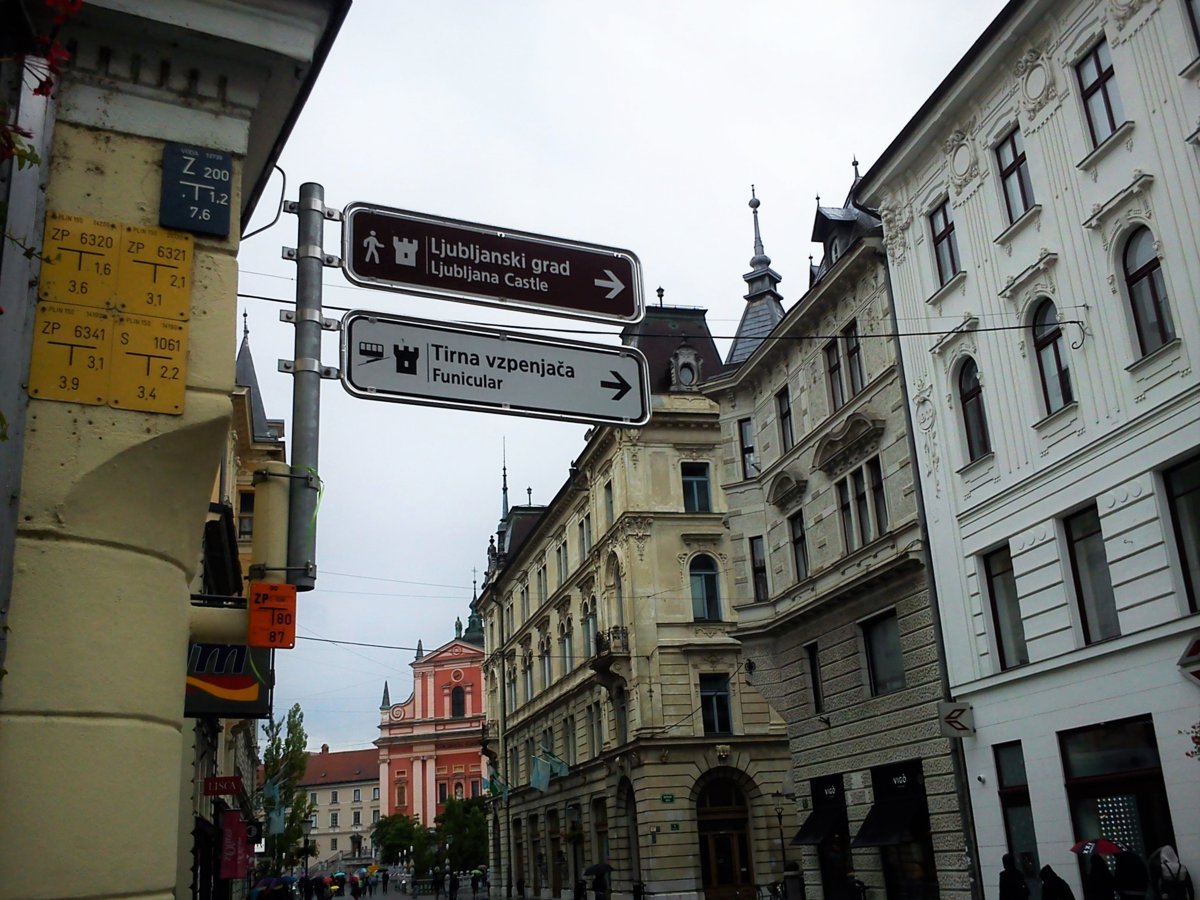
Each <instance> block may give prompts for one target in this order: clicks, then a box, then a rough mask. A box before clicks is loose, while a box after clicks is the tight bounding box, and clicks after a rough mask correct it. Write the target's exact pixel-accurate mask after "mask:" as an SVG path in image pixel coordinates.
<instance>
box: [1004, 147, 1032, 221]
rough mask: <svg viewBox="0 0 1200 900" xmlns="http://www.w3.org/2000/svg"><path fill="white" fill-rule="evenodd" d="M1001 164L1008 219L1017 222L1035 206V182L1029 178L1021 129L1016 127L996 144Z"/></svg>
mask: <svg viewBox="0 0 1200 900" xmlns="http://www.w3.org/2000/svg"><path fill="white" fill-rule="evenodd" d="M996 162H997V163H999V165H1000V185H1001V187H1002V189H1003V191H1004V207H1005V209H1006V210H1007V211H1008V221H1009V222H1015V221H1017V219H1019V218H1021V216H1023V215H1025V213H1026V212H1028V211H1029V207H1031V206H1033V203H1034V200H1033V182H1031V181H1030V180H1029V161H1028V160H1027V159H1026V158H1025V140H1024V138H1022V137H1021V129H1020V128H1014V129H1013V130H1012V131H1010V132H1009V133H1008V134H1007V135H1006V136H1005V137H1004V140H1002V141H1001V142H1000V143H999V144H997V145H996Z"/></svg>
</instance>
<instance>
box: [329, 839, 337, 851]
mask: <svg viewBox="0 0 1200 900" xmlns="http://www.w3.org/2000/svg"><path fill="white" fill-rule="evenodd" d="M337 841H338V839H337V838H330V839H329V849H330V850H331V851H333V850H336V849H337V848H338V845H337Z"/></svg>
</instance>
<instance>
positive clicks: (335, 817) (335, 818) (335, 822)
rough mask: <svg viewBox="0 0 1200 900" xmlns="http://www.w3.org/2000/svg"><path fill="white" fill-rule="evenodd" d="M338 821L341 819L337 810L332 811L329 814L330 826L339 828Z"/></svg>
mask: <svg viewBox="0 0 1200 900" xmlns="http://www.w3.org/2000/svg"><path fill="white" fill-rule="evenodd" d="M338 821H339V819H338V814H337V813H335V812H331V813H330V814H329V827H330V828H337V827H338Z"/></svg>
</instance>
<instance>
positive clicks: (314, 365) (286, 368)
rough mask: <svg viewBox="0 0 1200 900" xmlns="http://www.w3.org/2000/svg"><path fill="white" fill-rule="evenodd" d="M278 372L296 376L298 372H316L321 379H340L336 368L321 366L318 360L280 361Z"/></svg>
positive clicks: (338, 370)
mask: <svg viewBox="0 0 1200 900" xmlns="http://www.w3.org/2000/svg"><path fill="white" fill-rule="evenodd" d="M279 371H280V372H287V373H288V374H291V375H296V374H297V373H299V372H316V373H317V374H318V375H320V376H321V377H322V378H328V379H331V380H332V379H336V378H341V377H342V373H341V370H340V369H338V367H337V366H323V365H321V361H320V360H319V359H281V360H279Z"/></svg>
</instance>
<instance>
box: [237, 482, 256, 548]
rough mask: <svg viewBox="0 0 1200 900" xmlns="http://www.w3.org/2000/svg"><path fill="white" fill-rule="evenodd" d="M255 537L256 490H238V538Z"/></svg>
mask: <svg viewBox="0 0 1200 900" xmlns="http://www.w3.org/2000/svg"><path fill="white" fill-rule="evenodd" d="M253 539H254V491H253V490H249V491H238V540H239V541H250V540H253Z"/></svg>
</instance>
